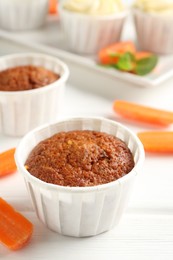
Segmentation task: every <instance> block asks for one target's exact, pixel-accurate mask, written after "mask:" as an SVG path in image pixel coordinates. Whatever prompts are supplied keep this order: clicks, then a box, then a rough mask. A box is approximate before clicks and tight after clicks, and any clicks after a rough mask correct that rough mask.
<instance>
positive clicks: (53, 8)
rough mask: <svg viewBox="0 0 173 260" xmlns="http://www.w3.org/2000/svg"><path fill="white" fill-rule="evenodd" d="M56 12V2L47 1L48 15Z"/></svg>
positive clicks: (55, 0)
mask: <svg viewBox="0 0 173 260" xmlns="http://www.w3.org/2000/svg"><path fill="white" fill-rule="evenodd" d="M57 11H58V10H57V0H49V13H50V14H56V13H57Z"/></svg>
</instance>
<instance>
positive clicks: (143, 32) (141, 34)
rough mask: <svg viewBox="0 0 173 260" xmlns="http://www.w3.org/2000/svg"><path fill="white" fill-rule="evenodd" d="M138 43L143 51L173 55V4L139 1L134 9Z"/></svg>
mask: <svg viewBox="0 0 173 260" xmlns="http://www.w3.org/2000/svg"><path fill="white" fill-rule="evenodd" d="M133 16H134V21H135V27H136V33H137V41H138V43H139V46H140V48H141V49H142V50H145V51H151V52H154V53H157V54H171V53H173V27H172V23H173V2H172V1H170V0H159V1H153V0H151V1H150V0H145V1H143V0H137V1H136V2H135V4H134V8H133Z"/></svg>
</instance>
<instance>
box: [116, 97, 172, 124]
mask: <svg viewBox="0 0 173 260" xmlns="http://www.w3.org/2000/svg"><path fill="white" fill-rule="evenodd" d="M113 109H114V111H115V112H117V113H118V114H120V115H121V116H123V117H125V118H127V119H131V120H134V121H138V122H143V123H149V124H155V125H160V126H167V125H169V124H172V123H173V112H171V111H166V110H161V109H156V108H152V107H148V106H143V105H139V104H136V103H131V102H128V101H123V100H116V101H114V103H113Z"/></svg>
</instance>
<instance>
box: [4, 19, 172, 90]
mask: <svg viewBox="0 0 173 260" xmlns="http://www.w3.org/2000/svg"><path fill="white" fill-rule="evenodd" d="M125 29H126V30H125V31H124V32H123V37H122V39H123V40H126V39H127V40H133V41H135V40H134V38H135V33H134V28H133V26H132V21H131V19H129V20H128V21H127V24H126V27H125ZM0 35H3V36H7V37H10V38H14V39H19V40H20V41H22V42H23V43H25V45H28V46H29V47H34V48H36V49H38V50H40V51H44V52H48V53H52V54H53V55H58V56H59V57H60V58H63V59H64V60H65V61H66V63H68V65H69V66H70V65H71V64H72V65H73V66H74V65H75V66H76V67H78V66H80V67H82V68H84V69H85V72H86V75H87V71H89V70H90V71H92V73H93V74H94V76H95V78H96V80H98V81H99V79H101V80H103V79H104V80H106V81H107V82H108V84H109V85H111V84H112V83H111V82H112V81H114V86H115V85H116V84H123V83H124V84H126V85H136V86H138V87H146V88H147V87H149V88H151V87H154V86H158V85H160V84H162V83H165V82H166V81H167V80H168V79H170V78H173V55H169V56H160V57H159V63H158V65H157V68H156V69H155V70H154V71H153V72H151V73H150V74H148V75H146V76H138V75H134V74H130V73H125V72H120V71H118V70H115V69H107V68H102V67H101V66H99V65H98V64H97V59H96V57H93V56H82V55H78V54H75V53H72V52H70V51H69V49H68V47H67V43H66V41H65V38H64V35H63V32H62V29H61V25H60V21H59V19H58V17H54V18H52V17H49V18H48V21H47V24H46V27H44V28H41V29H38V30H36V31H29V32H22V33H13V34H12V33H9V32H6V31H0Z"/></svg>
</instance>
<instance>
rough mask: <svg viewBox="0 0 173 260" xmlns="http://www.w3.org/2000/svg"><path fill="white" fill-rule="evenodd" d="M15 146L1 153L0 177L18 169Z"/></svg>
mask: <svg viewBox="0 0 173 260" xmlns="http://www.w3.org/2000/svg"><path fill="white" fill-rule="evenodd" d="M14 153H15V148H12V149H10V150H7V151H5V152H3V153H0V177H2V176H5V175H7V174H10V173H13V172H15V171H16V170H17V167H16V163H15V160H14Z"/></svg>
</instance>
